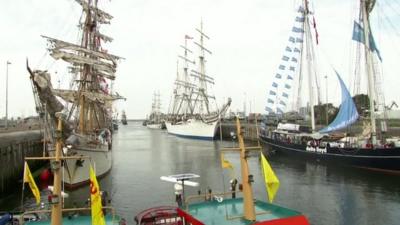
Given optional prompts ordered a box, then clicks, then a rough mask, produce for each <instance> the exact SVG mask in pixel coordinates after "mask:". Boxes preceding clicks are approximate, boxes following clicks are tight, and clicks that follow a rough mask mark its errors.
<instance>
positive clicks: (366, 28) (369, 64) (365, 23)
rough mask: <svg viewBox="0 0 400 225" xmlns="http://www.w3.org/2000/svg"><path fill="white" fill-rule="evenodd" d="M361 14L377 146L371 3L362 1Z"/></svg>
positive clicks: (371, 115)
mask: <svg viewBox="0 0 400 225" xmlns="http://www.w3.org/2000/svg"><path fill="white" fill-rule="evenodd" d="M360 3H361V13H362V20H363V27H364V40H365V43H364V44H365V48H364V50H365V60H366V64H367V67H366V70H367V75H368V95H369V111H370V119H371V141H372V144H373V145H375V144H376V121H375V102H374V96H375V84H374V77H373V74H372V73H373V68H372V66H373V65H372V58H371V52H370V47H371V46H370V45H369V44H370V40H369V34H370V31H369V14H368V10H367V8H368V6H369V3H371V2H370V1H367V0H361V2H360Z"/></svg>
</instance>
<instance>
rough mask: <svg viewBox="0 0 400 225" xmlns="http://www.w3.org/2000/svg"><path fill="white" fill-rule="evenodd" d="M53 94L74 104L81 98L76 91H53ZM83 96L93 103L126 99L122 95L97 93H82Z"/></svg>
mask: <svg viewBox="0 0 400 225" xmlns="http://www.w3.org/2000/svg"><path fill="white" fill-rule="evenodd" d="M53 94H54V95H57V96H59V97H61V98H62V99H64V100H65V101H67V102H71V103H74V102H76V101H78V98H79V92H78V91H74V90H62V89H53ZM81 95H83V96H85V97H86V98H87V99H88V100H90V101H93V102H101V103H105V102H107V101H115V100H119V99H125V98H124V97H122V96H120V95H118V94H117V95H108V94H102V93H95V92H89V91H82V92H81Z"/></svg>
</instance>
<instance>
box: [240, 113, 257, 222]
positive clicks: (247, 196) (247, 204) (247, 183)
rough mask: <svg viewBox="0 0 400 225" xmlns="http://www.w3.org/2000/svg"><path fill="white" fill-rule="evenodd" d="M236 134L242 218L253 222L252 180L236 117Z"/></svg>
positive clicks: (241, 133) (254, 214)
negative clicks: (241, 194)
mask: <svg viewBox="0 0 400 225" xmlns="http://www.w3.org/2000/svg"><path fill="white" fill-rule="evenodd" d="M236 132H237V136H238V141H239V148H240V167H241V171H242V186H243V211H244V218H245V219H246V220H250V221H255V220H256V212H255V209H254V200H253V199H254V198H253V189H252V187H251V183H252V182H253V180H252V179H251V178H250V174H249V165H248V163H247V156H246V148H245V146H244V140H243V132H242V128H241V126H240V121H239V118H238V117H236Z"/></svg>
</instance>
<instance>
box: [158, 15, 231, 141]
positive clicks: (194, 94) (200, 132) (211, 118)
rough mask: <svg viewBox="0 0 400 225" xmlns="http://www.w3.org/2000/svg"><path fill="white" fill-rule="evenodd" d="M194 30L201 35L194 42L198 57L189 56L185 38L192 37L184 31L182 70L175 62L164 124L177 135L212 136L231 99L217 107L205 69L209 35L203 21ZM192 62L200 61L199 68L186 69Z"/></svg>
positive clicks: (212, 81)
mask: <svg viewBox="0 0 400 225" xmlns="http://www.w3.org/2000/svg"><path fill="white" fill-rule="evenodd" d="M196 31H197V32H198V33H199V35H200V40H199V43H198V42H194V44H196V45H197V46H198V47H199V60H198V62H197V63H195V61H194V60H191V59H190V57H189V53H192V51H191V50H190V49H189V48H188V40H191V39H193V37H190V36H188V35H185V45H184V46H182V45H181V47H182V48H183V50H184V55H183V56H179V58H180V59H182V60H183V73H179V68H178V65H177V78H176V80H175V88H174V93H173V99H172V101H171V104H170V109H169V114H168V118H167V121H165V125H166V128H167V130H168V133H170V134H173V135H176V136H179V137H186V138H194V139H203V140H212V139H214V136H215V133H216V128H217V122H218V120H219V119H220V118H221V117H223V115H224V114H225V112H226V111H227V110H228V108H229V106H230V104H231V99H230V98H229V99H228V102H227V103H226V104H225V105H224V106H223V107H222V108H221V109H220V110H218V107H216V106H217V104H216V100H215V96H213V95H212V94H211V93H210V89H211V85H213V84H214V78H212V77H211V76H208V75H206V72H205V71H206V69H205V63H206V59H205V55H206V53H208V54H211V51H209V50H208V49H207V48H206V47H205V46H204V41H205V40H206V39H209V37H208V36H207V35H206V34H205V33H204V31H203V23H201V25H200V29H196ZM195 64H197V65H199V68H198V70H194V69H192V70H189V69H190V66H191V65H195ZM214 103H215V104H214ZM215 107H216V109H215Z"/></svg>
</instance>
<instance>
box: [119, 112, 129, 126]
mask: <svg viewBox="0 0 400 225" xmlns="http://www.w3.org/2000/svg"><path fill="white" fill-rule="evenodd" d="M121 123H122V124H123V125H127V124H128V120H127V119H126V113H125V110H122V115H121Z"/></svg>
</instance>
